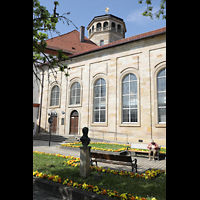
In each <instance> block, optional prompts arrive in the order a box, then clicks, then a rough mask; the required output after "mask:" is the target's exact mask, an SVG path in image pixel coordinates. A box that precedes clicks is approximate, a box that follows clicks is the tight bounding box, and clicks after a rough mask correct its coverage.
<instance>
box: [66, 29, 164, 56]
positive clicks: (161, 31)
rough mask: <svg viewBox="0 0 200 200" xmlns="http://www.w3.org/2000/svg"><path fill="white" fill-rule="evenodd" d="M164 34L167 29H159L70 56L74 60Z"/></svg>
mask: <svg viewBox="0 0 200 200" xmlns="http://www.w3.org/2000/svg"><path fill="white" fill-rule="evenodd" d="M164 33H166V27H164V28H159V29H156V30H153V31H149V32H146V33H142V34H139V35H134V36H131V37H128V38H123V39H121V40H117V41H115V42H111V43H109V44H106V45H103V46H94V48H93V49H90V50H88V51H82V52H79V53H74V54H72V55H70V56H69V57H70V58H73V57H77V56H81V55H84V54H88V53H92V52H95V51H99V50H103V49H107V48H111V47H114V46H118V45H123V44H126V43H129V42H134V41H137V40H141V39H145V38H148V37H153V36H156V35H161V34H164Z"/></svg>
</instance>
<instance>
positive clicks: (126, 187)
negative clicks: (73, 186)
mask: <svg viewBox="0 0 200 200" xmlns="http://www.w3.org/2000/svg"><path fill="white" fill-rule="evenodd" d="M71 160H72V158H68V159H67V158H63V157H61V156H60V157H58V156H55V155H46V154H38V153H33V171H36V170H37V171H38V172H42V173H43V174H52V175H59V176H60V177H62V178H64V179H69V180H73V182H74V183H75V182H77V183H79V184H84V183H87V184H90V185H93V186H98V187H99V188H104V189H106V190H112V191H117V192H118V193H119V194H122V193H127V194H129V193H130V194H131V195H133V196H134V197H136V196H139V197H145V198H147V200H152V198H150V197H156V199H157V200H165V199H166V174H165V173H160V174H159V175H158V176H157V177H156V178H150V179H144V178H140V177H139V178H138V177H136V176H134V177H131V176H128V174H126V173H124V174H126V175H124V174H123V173H122V175H119V174H120V173H118V174H117V175H115V174H113V173H102V172H98V171H102V170H100V169H99V170H94V169H93V170H91V173H90V176H89V177H87V178H82V177H80V176H79V171H80V168H79V167H78V166H77V167H72V166H69V165H66V163H67V161H69V162H68V163H70V162H71ZM73 160H74V163H75V164H76V162H79V159H77V160H76V159H73ZM104 171H105V170H104ZM111 171H112V170H111ZM99 175H100V180H99V178H96V177H99ZM135 175H136V174H135ZM77 185H78V184H77Z"/></svg>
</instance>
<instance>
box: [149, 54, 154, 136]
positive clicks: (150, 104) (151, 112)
mask: <svg viewBox="0 0 200 200" xmlns="http://www.w3.org/2000/svg"><path fill="white" fill-rule="evenodd" d="M150 63H151V62H150V51H149V82H150V128H151V139H153V138H152V106H151V64H150Z"/></svg>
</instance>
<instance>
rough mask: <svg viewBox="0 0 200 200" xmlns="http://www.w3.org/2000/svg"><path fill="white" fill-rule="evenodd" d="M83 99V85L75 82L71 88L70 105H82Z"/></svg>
mask: <svg viewBox="0 0 200 200" xmlns="http://www.w3.org/2000/svg"><path fill="white" fill-rule="evenodd" d="M80 97H81V85H80V83H79V82H75V83H74V84H73V85H72V87H71V95H70V105H76V104H80Z"/></svg>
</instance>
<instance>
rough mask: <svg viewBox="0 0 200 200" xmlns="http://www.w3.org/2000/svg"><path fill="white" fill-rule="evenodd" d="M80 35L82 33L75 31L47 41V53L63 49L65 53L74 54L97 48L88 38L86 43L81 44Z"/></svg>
mask: <svg viewBox="0 0 200 200" xmlns="http://www.w3.org/2000/svg"><path fill="white" fill-rule="evenodd" d="M79 35H80V33H79V32H78V31H77V30H73V31H71V32H69V33H66V34H63V35H60V36H57V37H54V38H51V39H49V40H46V43H47V47H46V49H47V51H48V50H53V51H55V50H58V49H62V50H63V51H64V52H65V53H68V54H74V53H79V52H83V51H88V50H91V49H93V48H94V47H96V46H97V45H96V44H95V43H93V42H92V41H91V40H89V39H88V38H86V37H84V42H81V41H80V39H79Z"/></svg>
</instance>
